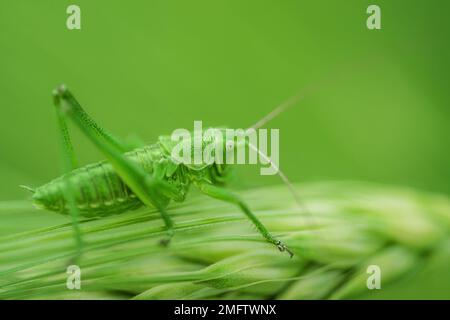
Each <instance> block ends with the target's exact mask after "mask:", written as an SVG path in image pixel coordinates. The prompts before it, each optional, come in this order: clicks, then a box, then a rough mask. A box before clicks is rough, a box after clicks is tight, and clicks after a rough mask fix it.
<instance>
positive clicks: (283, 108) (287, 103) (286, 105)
mask: <svg viewBox="0 0 450 320" xmlns="http://www.w3.org/2000/svg"><path fill="white" fill-rule="evenodd" d="M312 89H313V87H312V86H308V87H306V88H304V89H303V90H300V91H299V92H298V93H297V94H296V95H294V96H292V97H290V98H289V99H287V100H286V101H284V102H283V103H281V104H280V105H278V106H277V107H276V108H275V109H273V110H272V111H271V112H269V113H268V114H267V115H266V116H265V117H263V118H262V119H260V120H259V121H258V122H256V123H255V124H254V125H252V126H250V127H249V128H248V129H247V130H251V129H254V130H256V129H259V128H261V127H263V126H265V125H266V124H267V123H268V122H269V121H271V120H273V119H274V118H276V117H277V116H279V115H280V114H282V113H283V112H284V111H286V110H287V109H289V108H290V107H292V106H294V105H296V104H297V103H299V102H300V101H301V100H303V99H304V98H305V97H306V96H307V95H308V93H309V92H310V91H311V90H312Z"/></svg>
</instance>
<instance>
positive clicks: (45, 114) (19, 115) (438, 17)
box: [0, 0, 450, 229]
mask: <svg viewBox="0 0 450 320" xmlns="http://www.w3.org/2000/svg"><path fill="white" fill-rule="evenodd" d="M74 3H75V4H77V5H79V6H80V7H81V24H82V29H81V30H68V29H67V28H66V18H67V14H66V8H67V6H68V5H69V4H74ZM369 4H377V5H379V6H380V7H381V10H382V29H381V30H374V31H371V30H368V29H367V28H366V19H367V14H366V8H367V7H368V5H369ZM449 9H450V5H449V2H448V1H430V2H425V1H410V0H397V1H382V0H373V1H364V0H351V1H350V0H345V1H344V0H342V1H334V0H329V1H323V0H320V1H318V0H307V1H300V0H289V1H288V0H284V1H276V0H272V1H265V0H251V1H250V0H247V1H242V0H228V1H221V0H220V1H210V0H201V1H199V0H192V1H183V0H178V1H170V0H158V1H156V0H150V1H144V0H140V1H128V2H123V1H115V2H113V1H106V0H96V1H88V0H84V1H83V0H77V1H64V0H59V1H50V0H40V1H31V0H28V1H24V0H15V1H13V0H0V55H1V59H0V108H1V117H0V180H1V183H0V200H17V199H26V198H27V197H28V195H27V194H26V192H24V191H23V190H21V189H20V188H18V185H19V184H26V185H31V186H38V185H40V184H43V183H45V182H47V181H48V180H50V179H52V178H54V177H56V176H58V175H59V174H60V173H61V170H60V167H61V166H60V163H61V159H60V152H59V144H58V137H57V130H56V123H55V115H54V110H53V107H52V102H51V90H52V89H53V88H54V87H55V86H56V85H57V84H60V83H65V84H67V85H68V87H69V88H70V89H71V90H72V91H73V92H74V93H75V95H76V96H77V97H78V98H79V100H80V102H81V103H82V105H83V106H84V107H85V108H86V109H87V111H88V112H89V113H90V114H91V115H92V116H93V117H94V119H96V120H98V122H99V123H100V124H101V125H103V126H104V127H106V128H107V129H108V130H110V131H112V132H114V133H115V134H116V135H118V136H122V137H127V136H129V135H133V134H137V135H139V136H141V137H143V139H144V140H145V141H148V142H149V143H150V142H154V141H156V139H157V137H158V135H161V134H170V133H171V132H172V130H174V129H175V128H188V129H190V128H192V126H193V121H194V120H203V122H204V124H205V125H211V126H218V125H227V126H230V127H233V128H242V127H246V126H248V125H250V124H253V123H254V122H256V121H257V120H258V119H260V118H261V117H263V116H264V115H265V114H266V113H268V112H269V111H270V110H272V109H273V108H274V107H275V106H276V105H277V104H279V103H280V102H282V101H283V100H285V99H287V98H288V97H290V96H291V95H293V94H295V93H296V92H297V91H298V90H299V89H301V88H302V87H305V86H308V85H311V84H314V83H317V82H321V81H322V85H320V86H319V87H318V89H317V90H315V91H314V92H312V93H311V94H309V95H308V96H307V97H306V98H305V99H304V100H303V101H302V102H301V103H300V104H299V105H298V106H296V107H295V108H292V109H290V110H289V111H287V112H285V113H284V114H282V115H280V116H279V117H278V118H277V119H275V120H274V121H273V122H271V123H270V124H269V127H273V128H279V129H280V138H281V146H280V153H281V156H280V165H281V168H282V169H283V170H284V171H285V173H286V174H287V175H288V176H289V177H290V179H291V180H293V181H302V182H308V181H319V180H364V181H374V182H380V183H385V184H394V185H404V186H411V187H414V188H418V189H422V190H429V191H435V192H441V193H447V194H448V193H449V192H450V183H449V181H450V170H449V160H450V153H449V133H450V132H449V128H448V120H449V109H448V107H449V103H450V94H449V92H448V70H449V64H450V63H449V57H450V52H449V51H450V50H449V48H450V46H449V41H448V37H449V33H448V21H447V17H446V14H448V12H449ZM324 79H325V80H326V81H323V80H324ZM73 135H74V143H75V147H76V152H77V154H78V155H79V158H80V161H81V163H88V162H93V161H96V160H99V159H101V155H100V153H99V152H98V151H96V150H95V148H94V147H92V145H90V143H89V142H88V141H87V140H86V139H85V138H84V137H82V136H81V134H80V133H79V132H78V131H77V130H73ZM238 175H239V176H240V177H241V178H240V179H239V180H237V181H235V182H234V185H235V187H238V188H239V187H241V188H242V187H250V186H254V185H262V184H273V183H279V180H278V178H277V177H267V176H260V175H258V171H257V168H248V167H245V168H244V167H242V166H241V167H240V168H238ZM44 215H46V214H45V213H43V216H44ZM48 215H49V216H48V217H51V219H52V221H53V222H54V221H57V220H58V219H63V218H62V217H59V216H58V217H56V215H52V214H48ZM38 218H39V219H41V217H35V219H36V220H35V221H34V222H36V221H37V220H38ZM42 221H44V220H42ZM58 221H59V220H58ZM30 223H31V222H30ZM26 225H27V221H23V224H22V225H21V226H20V227H21V228H24V229H25V228H26Z"/></svg>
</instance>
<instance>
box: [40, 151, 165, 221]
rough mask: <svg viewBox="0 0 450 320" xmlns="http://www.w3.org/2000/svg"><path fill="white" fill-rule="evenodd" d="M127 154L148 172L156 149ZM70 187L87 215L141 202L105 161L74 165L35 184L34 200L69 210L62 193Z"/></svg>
mask: <svg viewBox="0 0 450 320" xmlns="http://www.w3.org/2000/svg"><path fill="white" fill-rule="evenodd" d="M126 156H127V157H129V158H130V159H132V160H134V161H136V162H137V163H138V164H139V165H140V166H142V167H143V168H144V170H145V171H147V172H149V173H151V172H152V163H153V161H154V160H155V159H154V158H155V156H156V157H157V156H158V152H156V153H155V146H148V147H144V148H140V149H136V150H134V151H132V152H129V153H127V154H126ZM69 186H70V187H69ZM69 188H70V189H71V190H72V191H73V193H74V197H75V199H74V200H75V203H76V206H77V207H78V209H79V211H80V214H81V215H83V216H86V217H95V216H102V215H108V214H112V213H120V212H123V211H126V210H131V209H136V208H138V207H140V206H141V205H142V202H141V201H140V200H139V199H138V198H137V197H136V195H135V194H134V193H133V192H132V191H131V190H130V188H128V186H127V185H126V184H125V183H124V182H123V181H122V179H121V178H120V177H119V175H118V174H117V173H116V172H115V171H114V169H113V167H112V165H111V164H109V163H108V162H105V161H102V162H97V163H94V164H89V165H87V166H84V167H81V168H78V169H75V170H73V171H71V172H69V173H67V174H65V175H62V176H60V177H58V178H56V179H54V180H52V181H50V182H49V183H47V184H45V185H43V186H41V187H39V188H37V189H36V191H35V193H34V195H33V201H34V203H35V204H36V205H37V206H39V207H41V208H44V209H47V210H52V211H58V212H61V213H68V202H67V197H66V196H65V195H67V193H68V192H69Z"/></svg>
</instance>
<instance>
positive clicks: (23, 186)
mask: <svg viewBox="0 0 450 320" xmlns="http://www.w3.org/2000/svg"><path fill="white" fill-rule="evenodd" d="M19 187H21V188H22V189H25V190H27V191H28V192H31V193H35V192H36V190H34V189H33V188H31V187H29V186H25V185H20V186H19Z"/></svg>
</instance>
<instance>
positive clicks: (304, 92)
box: [247, 86, 314, 212]
mask: <svg viewBox="0 0 450 320" xmlns="http://www.w3.org/2000/svg"><path fill="white" fill-rule="evenodd" d="M312 89H314V86H307V87H305V88H304V89H303V90H300V91H299V92H298V93H297V94H296V95H294V96H292V97H290V98H289V99H287V100H286V101H284V102H283V103H281V104H280V105H278V106H277V107H276V108H275V109H273V110H272V111H271V112H269V113H268V114H267V115H266V116H265V117H263V118H262V119H260V120H259V121H258V122H256V123H255V124H254V125H252V126H250V127H249V128H248V129H247V132H248V131H250V130H256V129H259V128H261V127H263V126H265V125H266V124H267V123H268V122H269V121H271V120H273V119H274V118H276V117H277V116H279V115H280V114H282V113H283V112H284V111H286V110H288V109H289V108H290V107H292V106H294V105H296V104H297V103H299V102H300V101H301V100H303V99H304V98H305V97H306V96H307V95H308V93H310V92H311V90H312ZM248 145H249V147H250V148H252V149H253V150H255V151H256V152H257V153H258V154H259V156H260V157H261V158H263V159H264V161H266V162H267V163H269V164H270V165H271V167H272V168H273V169H274V170H276V172H277V174H278V175H279V176H280V178H281V180H282V181H283V182H284V183H285V184H286V185H287V187H288V188H289V191H290V192H291V194H292V196H293V198H294V200H295V202H296V203H297V205H298V206H299V207H301V208H302V209H304V210H305V212H307V210H306V207H305V204H304V203H303V202H302V201H301V200H300V196H299V195H298V193H297V191H296V190H295V188H294V186H293V184H292V182H291V181H290V180H289V179H288V177H287V176H286V175H285V174H284V173H283V171H281V170H280V168H279V167H278V166H277V165H275V163H273V162H272V161H271V160H270V158H269V157H268V156H267V155H265V154H264V153H263V152H261V151H260V150H259V149H258V148H257V147H256V146H255V145H253V144H251V143H248Z"/></svg>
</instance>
